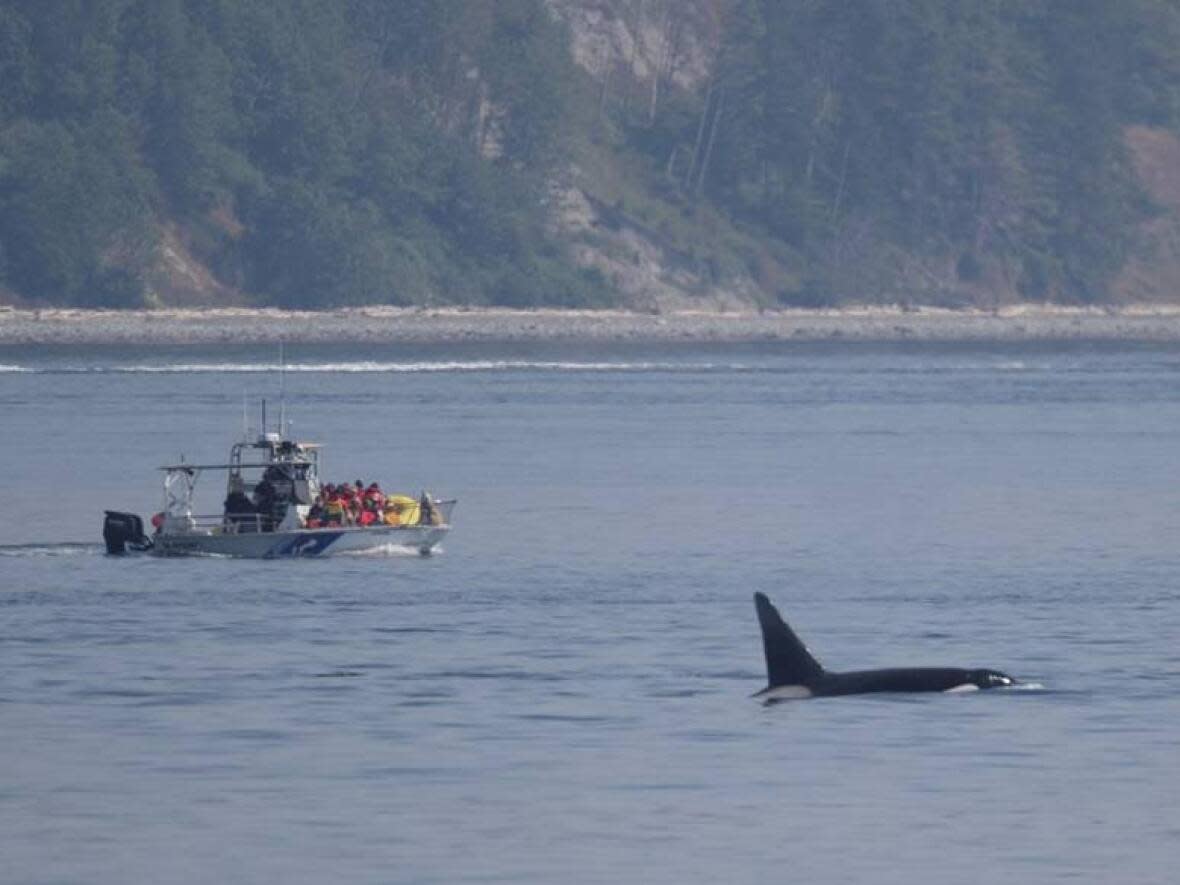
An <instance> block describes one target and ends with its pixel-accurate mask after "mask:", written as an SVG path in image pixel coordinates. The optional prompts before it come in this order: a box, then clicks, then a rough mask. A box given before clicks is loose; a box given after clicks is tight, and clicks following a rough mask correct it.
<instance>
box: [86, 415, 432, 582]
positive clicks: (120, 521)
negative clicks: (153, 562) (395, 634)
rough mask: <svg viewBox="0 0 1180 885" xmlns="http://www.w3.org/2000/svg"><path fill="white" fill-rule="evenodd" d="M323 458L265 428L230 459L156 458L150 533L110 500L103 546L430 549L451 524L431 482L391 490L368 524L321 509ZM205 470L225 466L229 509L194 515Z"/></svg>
mask: <svg viewBox="0 0 1180 885" xmlns="http://www.w3.org/2000/svg"><path fill="white" fill-rule="evenodd" d="M263 415H264V416H265V405H264V407H263ZM265 426H266V420H265V417H264V418H263V427H264V428H265ZM280 426H281V422H280ZM319 464H320V446H319V444H317V443H308V442H296V441H294V440H290V439H286V438H284V436H283V434H281V433H275V432H266V431H265V430H264V432H262V433H261V434H259V435H258V436H257V438H255V439H254V440H253V441H246V439H243V440H242V441H240V442H237V443H235V444H234V445H233V448H232V449H231V450H230V456H229V461H228V462H227V463H224V464H188V463H185V462H184V461H183V460H182V461H181V462H180V463H178V464H166V465H164V466H163V467H161V468H160V470H162V471H163V473H164V509H163V510H162V511H161V512H160V513H157V514H156V515H155V516H154V517H152V523H153V526H154V532H153V533H152V534H151V535H150V536H149V535H147V534H145V532H144V527H143V520H142V519H140V517H139V516H137V515H135V514H134V513H124V512H120V511H115V510H108V511H106V519H105V521H104V522H103V540H104V541H105V542H106V547H107V552H108V553H111V554H121V553H127V552H147V553H152V554H154V555H157V556H191V555H211V556H239V557H250V558H255V559H273V558H278V557H300V556H329V555H334V554H337V553H349V552H363V551H381V550H383V549H394V548H403V549H408V550H417V551H418V552H419V553H422V554H428V553H430V552H431V550H433V549H434V547H435V546H436V545H437V544H438V543H439V542H440V541H441V540H442V539H443V538H444V537H446V535H447V533H448V532H449V531H450V530H451V511H452V510H453V508H454V506H455V501H454V500H453V499H451V500H439V499H437V498H435V497H433V496H432V495H430V494H429V493H427V492H422V493H421V494H420V495H419V496H417V497H416V498H413V497H408V496H404V495H397V496H391V497H390V498H389V502H388V503H386V504H385V506H384V507H382V508H381V509H380V515H379V517H378V518H376V519H375V520H374V521H373V522H372V523H371V524H367V525H366V524H350V523H351V519H350V518H349V517H348V516H347V515H346V516H345V517H344V518H343V519H341V520H340V521H338V522H336V521H332V520H331V519H330V518H329V519H319V518H317V516H318V514H317V513H315V512H313V508H312V505H313V502H314V501H315V500H316V498H317V496H318V495H320V493H321V491H323V489H322V488H321V483H320V473H319ZM209 472H217V473H225V474H226V475H227V479H226V499H225V505H224V509H223V512H221V513H218V514H207V515H198V514H195V513H194V512H193V506H194V491H195V489H196V486H197V481H198V480H199V479H200V478H201V476H203V475H204V474H205V473H209Z"/></svg>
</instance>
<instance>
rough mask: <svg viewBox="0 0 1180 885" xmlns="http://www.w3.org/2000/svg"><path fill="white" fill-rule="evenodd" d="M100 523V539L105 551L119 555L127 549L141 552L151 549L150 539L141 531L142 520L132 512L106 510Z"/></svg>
mask: <svg viewBox="0 0 1180 885" xmlns="http://www.w3.org/2000/svg"><path fill="white" fill-rule="evenodd" d="M105 512H106V515H107V516H106V519H104V520H103V523H102V539H103V540H104V541H105V542H106V545H107V553H110V554H112V555H115V556H120V555H122V554H124V553H126V552H127V551H128V550H133V551H137V552H142V551H144V550H151V549H152V539H151V538H149V537H148V536H147V535H145V534H144V532H143V520H142V519H140V518H139V517H138V516H136V515H135V514H134V513H120V512H119V511H117V510H107V511H105Z"/></svg>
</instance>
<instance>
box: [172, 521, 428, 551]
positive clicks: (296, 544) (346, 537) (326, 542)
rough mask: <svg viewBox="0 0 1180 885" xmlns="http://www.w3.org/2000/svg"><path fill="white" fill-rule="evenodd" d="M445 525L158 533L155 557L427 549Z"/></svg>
mask: <svg viewBox="0 0 1180 885" xmlns="http://www.w3.org/2000/svg"><path fill="white" fill-rule="evenodd" d="M449 530H450V526H449V525H412V526H369V527H363V528H362V527H347V528H323V529H299V530H296V531H288V532H281V531H280V532H242V533H228V532H227V533H213V532H211V533H201V532H176V533H163V532H162V533H159V534H157V535H155V536H154V538H153V540H154V541H155V546H154V547H152V549H151V553H152V554H153V555H155V556H234V557H242V558H246V559H297V558H308V557H323V556H335V555H337V554H340V553H363V552H366V551H368V552H373V551H379V550H384V549H389V548H404V549H406V550H417V551H418V552H419V553H422V554H427V553H430V551H431V550H432V549H434V547H435V546H436V545H437V544H438V543H439V541H441V540H442V539H443V538H444V537H445V536H446V534H447V532H448V531H449Z"/></svg>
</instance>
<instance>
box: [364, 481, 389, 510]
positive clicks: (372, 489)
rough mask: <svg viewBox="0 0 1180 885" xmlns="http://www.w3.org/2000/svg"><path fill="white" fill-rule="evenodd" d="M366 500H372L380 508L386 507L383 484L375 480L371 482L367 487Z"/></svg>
mask: <svg viewBox="0 0 1180 885" xmlns="http://www.w3.org/2000/svg"><path fill="white" fill-rule="evenodd" d="M365 501H372V502H373V504H374V505H375V506H376V508H377V509H378V510H383V509H384V508H385V495H383V494H382V493H381V486H379V485H377V483H375V482H371V483H369V487H368V488H367V489H365Z"/></svg>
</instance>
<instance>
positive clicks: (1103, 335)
mask: <svg viewBox="0 0 1180 885" xmlns="http://www.w3.org/2000/svg"><path fill="white" fill-rule="evenodd" d="M826 340H848V341H864V342H898V341H927V342H1021V341H1029V342H1066V341H1095V342H1101V341H1109V342H1155V343H1180V305H1152V306H1134V307H1123V308H1119V309H1100V308H1066V307H1046V306H1041V305H1036V306H1033V305H1027V306H1014V307H1008V308H1004V309H1001V310H998V311H990V312H989V311H980V310H942V309H934V308H919V309H906V308H900V307H896V308H893V307H863V308H843V309H839V310H774V311H761V312H758V311H744V312H737V311H735V312H722V311H714V312H708V311H678V312H668V313H661V314H647V313H635V312H628V311H615V310H610V311H591V310H504V309H497V308H471V309H463V308H445V309H442V308H440V309H424V308H391V307H358V308H348V309H341V310H335V311H323V312H306V311H282V310H274V309H261V310H251V309H236V308H234V309H210V310H181V309H166V310H143V311H94V310H69V309H54V310H22V309H16V308H0V346H5V345H40V344H44V345H70V344H165V345H186V344H193V345H199V344H249V343H270V342H278V341H286V342H292V343H334V342H357V343H424V344H429V343H439V344H450V343H463V342H489V343H494V342H506V343H510V342H525V341H537V342H555V341H579V342H596V341H601V342H636V343H643V342H652V343H655V342H689V343H691V342H698V343H714V342H715V343H721V342H735V343H736V342H753V341H826Z"/></svg>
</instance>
